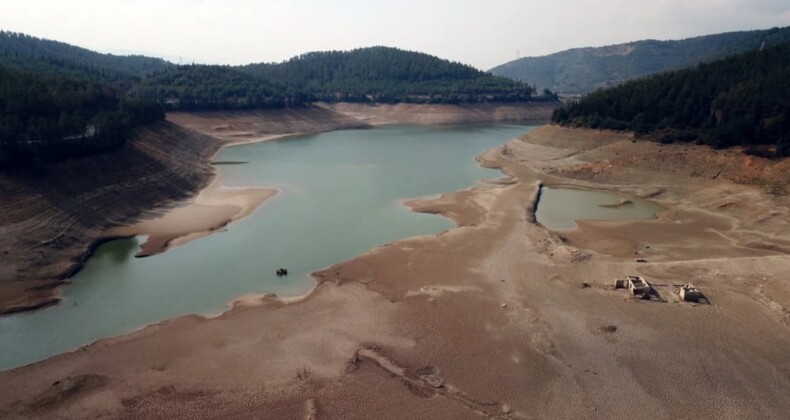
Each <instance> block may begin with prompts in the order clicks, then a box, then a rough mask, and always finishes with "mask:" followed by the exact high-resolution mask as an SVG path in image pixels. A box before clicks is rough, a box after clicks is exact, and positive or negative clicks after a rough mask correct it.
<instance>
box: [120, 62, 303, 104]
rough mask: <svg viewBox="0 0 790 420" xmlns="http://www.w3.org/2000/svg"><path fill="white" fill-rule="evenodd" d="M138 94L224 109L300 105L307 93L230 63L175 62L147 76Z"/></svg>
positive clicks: (166, 100)
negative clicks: (255, 74)
mask: <svg viewBox="0 0 790 420" xmlns="http://www.w3.org/2000/svg"><path fill="white" fill-rule="evenodd" d="M131 94H132V95H133V96H135V97H139V98H144V99H149V100H156V101H159V102H160V103H162V104H163V105H164V106H165V107H166V108H167V109H179V110H187V111H194V110H222V109H252V108H282V107H284V106H300V105H303V104H304V103H305V100H306V97H305V96H304V95H303V94H301V92H300V91H299V90H297V89H286V88H284V87H282V86H279V85H276V84H274V83H271V82H269V81H267V80H265V79H263V78H261V77H256V76H253V75H250V74H247V73H244V72H242V71H239V70H238V69H237V68H234V67H229V66H207V65H186V66H174V67H170V68H167V69H164V70H161V71H159V72H156V73H154V74H152V75H151V76H148V77H146V78H145V79H143V81H142V82H141V83H140V84H139V85H137V86H136V87H135V88H134V89H132V92H131Z"/></svg>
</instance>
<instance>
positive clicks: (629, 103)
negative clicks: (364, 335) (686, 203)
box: [553, 44, 790, 157]
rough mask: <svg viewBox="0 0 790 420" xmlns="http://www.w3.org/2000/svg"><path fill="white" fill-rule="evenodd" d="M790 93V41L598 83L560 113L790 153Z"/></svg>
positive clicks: (574, 121)
mask: <svg viewBox="0 0 790 420" xmlns="http://www.w3.org/2000/svg"><path fill="white" fill-rule="evenodd" d="M788 98H790V44H784V45H780V46H776V47H770V48H766V49H765V50H763V51H752V52H749V53H745V54H740V55H735V56H731V57H728V58H724V59H721V60H717V61H714V62H711V63H704V64H700V65H699V66H697V67H696V68H694V69H686V70H677V71H673V72H668V73H663V74H660V75H655V76H650V77H647V78H644V79H639V80H633V81H630V82H626V83H624V84H622V85H620V86H618V87H615V88H610V89H605V90H599V91H596V92H593V93H591V94H589V95H587V96H585V97H583V98H582V99H581V100H580V101H578V102H574V103H571V104H569V105H568V106H567V108H561V109H558V110H556V111H555V113H554V118H553V119H554V121H555V122H558V123H560V124H564V125H572V126H582V127H590V128H602V129H615V130H626V129H627V130H633V131H634V132H636V133H637V134H651V135H652V136H654V137H657V138H658V139H660V140H661V141H663V142H672V141H698V142H704V143H707V144H709V145H711V146H714V147H729V146H734V145H746V146H749V147H751V148H756V147H758V146H765V145H769V146H770V145H775V146H776V148H775V151H774V152H773V153H774V154H775V155H776V156H780V157H781V156H788V155H790V100H788ZM754 150H755V151H756V149H754Z"/></svg>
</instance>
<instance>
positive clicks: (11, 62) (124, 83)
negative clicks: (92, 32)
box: [0, 31, 173, 90]
mask: <svg viewBox="0 0 790 420" xmlns="http://www.w3.org/2000/svg"><path fill="white" fill-rule="evenodd" d="M0 64H2V65H4V66H7V67H10V68H15V69H18V70H20V71H26V72H35V73H41V74H60V75H64V76H71V77H78V78H84V79H89V80H97V81H101V82H104V83H107V84H111V85H114V86H117V87H120V88H121V89H124V90H126V89H130V88H131V87H132V86H133V85H134V84H136V83H138V82H139V81H140V80H141V79H142V78H143V77H144V76H146V75H148V74H150V73H153V72H155V71H158V70H162V69H165V68H167V67H171V66H173V64H171V63H169V62H167V61H165V60H162V59H159V58H151V57H144V56H118V55H112V54H100V53H97V52H93V51H90V50H86V49H84V48H79V47H75V46H72V45H69V44H65V43H63V42H57V41H50V40H45V39H40V38H36V37H32V36H29V35H25V34H20V33H14V32H5V31H0Z"/></svg>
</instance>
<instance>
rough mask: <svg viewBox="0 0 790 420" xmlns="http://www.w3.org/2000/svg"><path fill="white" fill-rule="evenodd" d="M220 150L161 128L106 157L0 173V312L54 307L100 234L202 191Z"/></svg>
mask: <svg viewBox="0 0 790 420" xmlns="http://www.w3.org/2000/svg"><path fill="white" fill-rule="evenodd" d="M221 144H222V143H221V142H220V141H218V140H217V139H214V138H211V137H209V136H206V135H203V134H199V133H197V132H194V131H189V130H185V129H183V128H181V127H178V126H176V125H174V124H171V123H167V122H163V123H157V124H154V125H151V126H149V127H147V128H143V129H139V130H138V131H137V132H136V133H135V135H134V138H133V139H132V140H130V141H129V142H128V143H127V144H126V145H125V146H124V147H122V148H121V149H119V150H117V151H114V152H112V153H108V154H104V155H101V156H97V157H91V158H83V159H72V160H68V161H65V162H62V163H59V164H56V165H50V166H46V167H41V168H38V169H28V170H24V171H19V172H14V173H8V174H0V197H2V200H0V252H2V261H3V263H2V264H0V313H2V312H14V311H19V310H24V309H28V308H30V307H36V306H41V305H48V304H52V303H55V302H57V297H56V295H55V293H54V288H55V287H56V286H57V285H59V284H61V283H62V282H63V281H64V279H66V278H67V277H68V276H69V274H70V273H72V272H73V271H74V270H76V269H78V268H79V267H80V266H81V263H82V259H83V258H84V257H85V256H86V255H87V254H88V253H89V252H90V248H91V247H92V246H94V245H95V244H96V241H97V240H99V238H100V237H101V235H102V232H103V231H104V230H105V229H106V228H108V227H110V226H113V225H118V224H125V223H130V222H133V221H134V220H136V219H137V218H139V217H141V216H142V215H143V213H144V211H145V210H146V209H152V208H154V207H155V206H158V205H162V204H164V203H166V202H168V201H172V200H179V199H183V198H185V197H187V196H189V195H190V194H192V193H194V192H195V191H197V190H199V189H201V188H203V187H204V186H205V185H206V184H207V183H208V181H209V178H210V177H211V175H212V174H213V169H212V167H211V166H210V165H209V164H208V159H209V158H210V157H211V156H212V155H213V154H214V153H215V152H216V151H217V150H218V149H219V147H220V146H221Z"/></svg>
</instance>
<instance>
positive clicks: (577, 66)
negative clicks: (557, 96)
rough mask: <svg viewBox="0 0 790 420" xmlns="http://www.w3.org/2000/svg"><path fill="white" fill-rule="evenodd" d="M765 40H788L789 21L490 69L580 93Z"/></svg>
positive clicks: (567, 53)
mask: <svg viewBox="0 0 790 420" xmlns="http://www.w3.org/2000/svg"><path fill="white" fill-rule="evenodd" d="M763 42H765V45H767V46H772V45H779V44H782V43H785V42H790V27H786V28H773V29H767V30H758V31H746V32H729V33H723V34H717V35H708V36H700V37H696V38H688V39H684V40H680V41H656V40H646V41H637V42H631V43H627V44H619V45H610V46H606V47H600V48H575V49H571V50H567V51H562V52H558V53H555V54H551V55H547V56H543V57H525V58H521V59H518V60H515V61H511V62H509V63H506V64H502V65H500V66H497V67H494V68H493V69H491V73H493V74H495V75H499V76H504V77H510V78H512V79H515V80H521V81H524V82H527V83H532V84H534V85H536V86H537V88H538V89H543V88H548V89H550V90H552V91H554V92H557V93H567V94H584V93H587V92H591V91H593V90H595V89H598V88H601V87H608V86H614V85H617V84H619V83H622V82H624V81H626V80H630V79H634V78H637V77H641V76H647V75H650V74H654V73H659V72H662V71H667V70H675V69H680V68H684V67H691V66H694V65H696V64H698V63H700V62H705V61H711V60H715V59H717V58H721V57H724V56H727V55H731V54H737V53H741V52H746V51H754V50H757V49H759V48H760V47H761V45H762V44H763Z"/></svg>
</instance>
